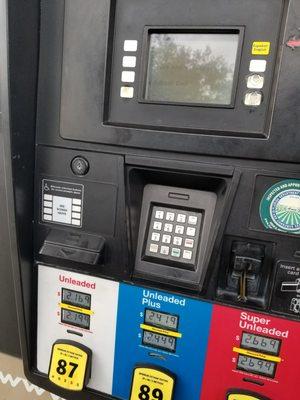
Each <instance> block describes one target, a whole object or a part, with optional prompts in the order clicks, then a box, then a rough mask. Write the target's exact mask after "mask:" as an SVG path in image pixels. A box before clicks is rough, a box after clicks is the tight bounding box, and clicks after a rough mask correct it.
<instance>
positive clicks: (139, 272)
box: [13, 0, 300, 400]
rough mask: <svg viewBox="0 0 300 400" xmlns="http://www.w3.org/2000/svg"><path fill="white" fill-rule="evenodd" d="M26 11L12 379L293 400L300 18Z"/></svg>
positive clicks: (266, 4) (100, 9)
mask: <svg viewBox="0 0 300 400" xmlns="http://www.w3.org/2000/svg"><path fill="white" fill-rule="evenodd" d="M40 10H41V13H40V15H33V16H32V17H33V18H34V20H35V21H36V22H38V24H39V25H38V26H39V27H40V29H39V31H38V32H36V37H38V38H39V49H38V54H39V66H38V80H37V100H36V110H37V111H36V133H35V135H34V134H33V133H32V135H31V136H30V137H29V139H30V140H33V139H34V140H35V149H34V150H33V149H32V150H31V159H32V160H34V166H33V165H32V166H31V168H32V169H31V173H32V175H31V176H32V177H34V178H33V179H34V189H30V187H29V189H27V190H26V189H24V190H23V192H22V193H23V196H25V198H26V199H27V200H28V201H29V199H32V200H33V204H34V211H31V209H30V208H29V209H28V210H27V214H26V218H27V222H28V221H32V225H31V228H32V236H26V237H24V236H22V235H20V234H19V235H18V242H19V246H21V247H22V246H23V247H24V244H25V242H27V243H28V242H29V245H30V246H31V247H29V248H31V249H32V251H31V253H30V265H28V258H27V259H26V260H25V257H24V256H23V255H22V254H21V256H20V260H19V264H15V265H14V269H15V276H17V277H19V285H17V289H18V290H17V300H18V304H19V307H20V310H19V315H20V321H19V322H20V325H21V333H22V344H23V347H24V346H25V347H26V349H27V351H26V352H25V353H24V366H25V372H26V376H27V378H28V379H29V380H31V381H32V382H34V383H35V384H37V385H38V386H40V387H42V388H45V389H47V390H49V391H51V392H53V393H56V394H57V395H59V396H61V397H63V398H66V399H70V400H75V399H95V400H99V399H109V398H110V399H123V400H156V399H157V400H172V399H173V400H184V399H189V400H199V399H201V400H219V399H220V400H221V399H224V400H285V399H288V398H294V396H295V392H296V382H297V371H298V368H297V360H298V358H299V356H300V350H299V346H298V338H299V334H300V325H299V301H300V293H299V291H298V286H299V279H300V258H299V257H300V250H299V233H300V179H299V172H300V171H299V160H300V158H299V149H300V136H299V134H298V131H299V118H298V113H297V110H298V109H299V104H300V95H299V93H300V87H299V83H298V80H297V76H298V72H299V67H300V49H299V47H300V36H299V30H298V27H299V23H300V4H299V2H297V1H296V0H290V1H288V0H286V1H285V0H263V1H261V0H253V1H251V2H249V1H244V0H239V1H235V0H229V1H227V2H226V4H225V3H224V1H222V0H216V1H214V2H211V1H209V0H197V1H196V0H186V1H184V2H182V1H180V0H172V1H170V0H166V1H165V2H161V1H158V0H152V1H146V0H139V1H136V0H111V1H108V0H103V1H97V0H84V1H83V0H72V1H70V0H65V1H62V0H51V1H48V0H42V1H41V4H40ZM38 35H39V36H38ZM17 140H18V139H17V138H14V141H15V142H16V143H17ZM14 141H13V144H14ZM26 149H27V151H29V147H26ZM20 152H21V153H22V149H20ZM13 173H14V175H15V177H16V178H17V177H18V171H17V170H16V169H15V170H14V171H13ZM29 176H30V172H28V177H29ZM18 184H19V185H21V184H22V182H21V181H20V180H19V182H18ZM19 201H20V200H19V199H18V198H17V197H15V202H16V205H17V206H18V204H19V203H18V202H19ZM18 222H20V221H19V220H18V215H17V223H18ZM24 226H27V225H26V224H25V225H24ZM25 263H26V279H25V278H24V269H23V268H24V265H25ZM21 288H22V290H21ZM24 291H25V292H26V293H27V296H26V295H25V294H24ZM28 295H29V296H28ZM29 298H30V301H31V308H30V310H29V309H28V301H29ZM21 305H22V307H26V306H27V309H26V313H25V314H24V310H23V308H22V307H21Z"/></svg>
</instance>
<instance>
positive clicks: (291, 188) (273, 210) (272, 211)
mask: <svg viewBox="0 0 300 400" xmlns="http://www.w3.org/2000/svg"><path fill="white" fill-rule="evenodd" d="M259 214H260V218H261V221H262V223H263V224H264V226H265V227H266V228H268V229H273V230H276V231H280V232H285V233H293V234H295V235H299V234H300V180H297V179H287V180H284V181H281V182H278V183H276V184H275V185H273V186H272V187H270V188H269V189H268V191H267V192H266V193H265V194H264V196H263V198H262V200H261V202H260V207H259Z"/></svg>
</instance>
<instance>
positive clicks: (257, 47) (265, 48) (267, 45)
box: [252, 42, 271, 56]
mask: <svg viewBox="0 0 300 400" xmlns="http://www.w3.org/2000/svg"><path fill="white" fill-rule="evenodd" d="M270 49H271V42H253V44H252V54H253V55H254V56H255V55H257V56H268V55H269V54H270Z"/></svg>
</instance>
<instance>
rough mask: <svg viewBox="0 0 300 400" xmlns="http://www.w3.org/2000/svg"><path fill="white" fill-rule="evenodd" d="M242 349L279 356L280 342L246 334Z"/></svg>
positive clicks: (244, 334)
mask: <svg viewBox="0 0 300 400" xmlns="http://www.w3.org/2000/svg"><path fill="white" fill-rule="evenodd" d="M241 347H243V348H245V349H251V350H257V351H262V352H265V353H269V354H274V355H278V354H279V349H280V340H278V339H272V338H269V337H265V336H260V335H254V334H253V333H246V332H244V333H243V336H242V342H241Z"/></svg>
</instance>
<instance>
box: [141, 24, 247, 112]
mask: <svg viewBox="0 0 300 400" xmlns="http://www.w3.org/2000/svg"><path fill="white" fill-rule="evenodd" d="M239 38H240V35H239V31H238V30H235V31H232V30H231V31H228V33H217V32H216V33H209V31H207V32H205V31H204V32H203V33H152V34H150V44H149V59H148V71H147V82H146V91H145V99H146V100H148V101H159V102H175V103H194V104H204V105H205V104H207V105H230V104H231V103H232V97H233V87H234V77H235V69H236V64H237V54H238V47H239Z"/></svg>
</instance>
